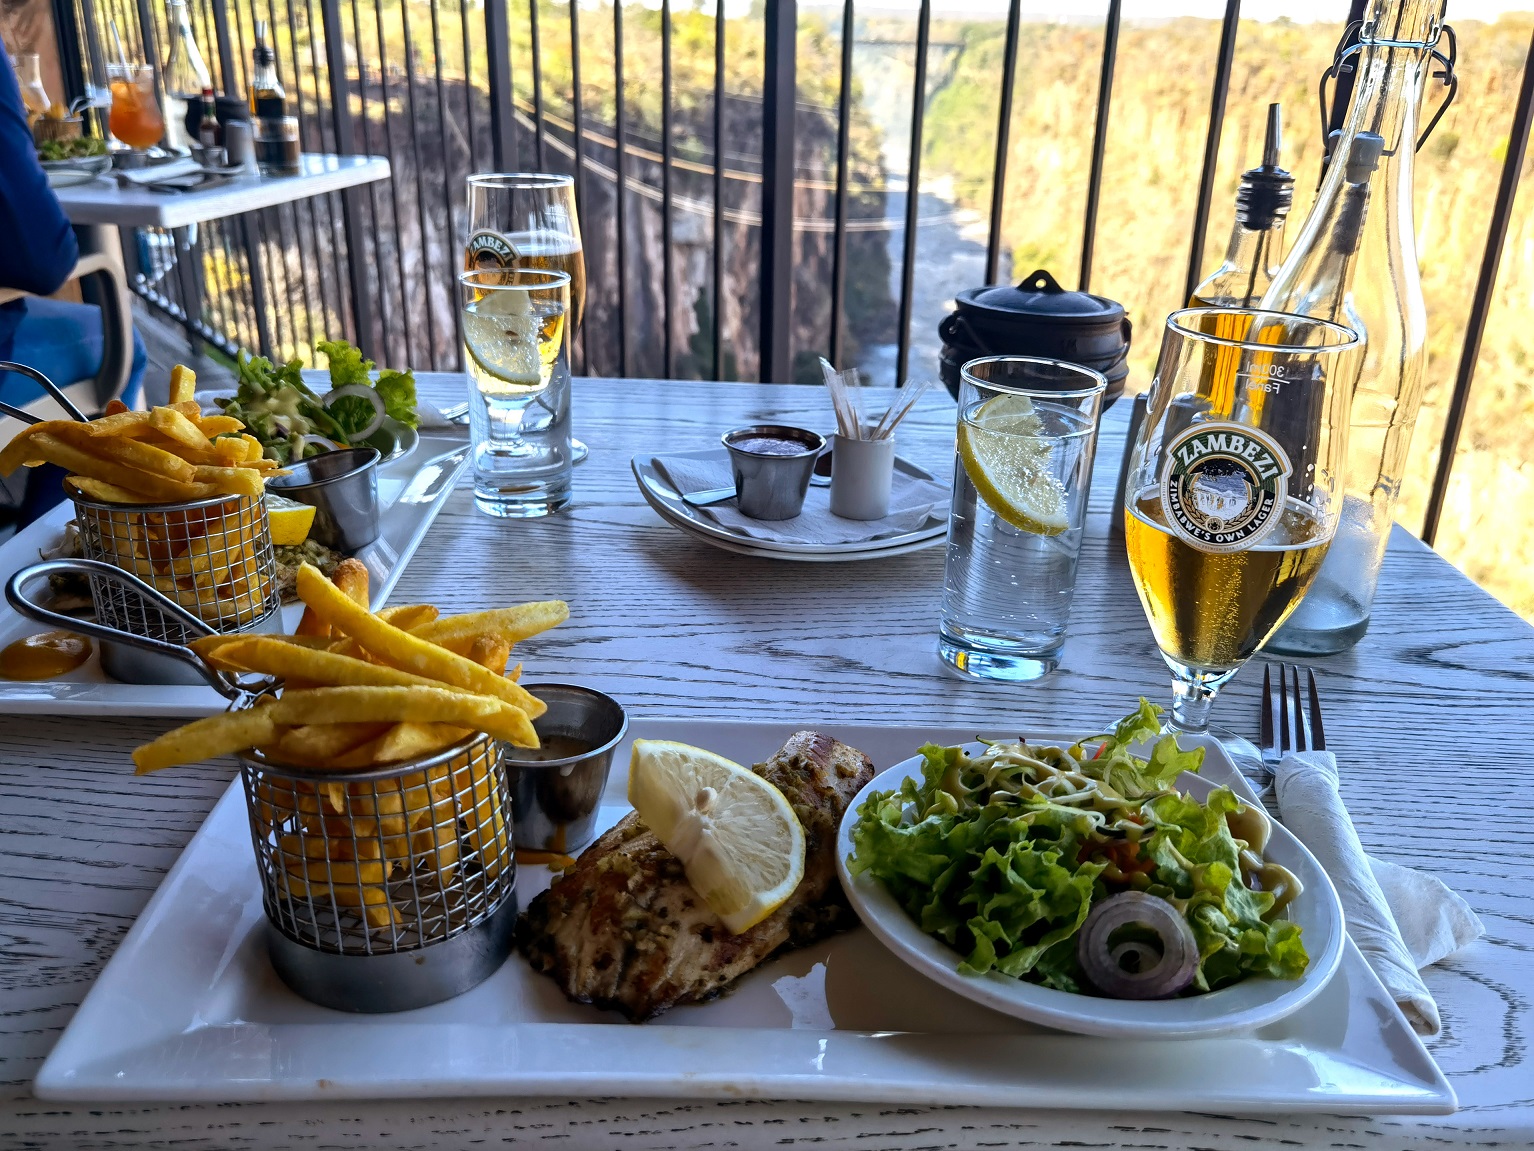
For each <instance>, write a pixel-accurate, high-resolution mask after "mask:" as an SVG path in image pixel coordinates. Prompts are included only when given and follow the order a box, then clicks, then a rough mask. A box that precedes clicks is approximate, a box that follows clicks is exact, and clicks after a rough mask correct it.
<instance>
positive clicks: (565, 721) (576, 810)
mask: <svg viewBox="0 0 1534 1151" xmlns="http://www.w3.org/2000/svg"><path fill="white" fill-rule="evenodd" d="M523 686H524V687H526V688H527V690H528V691H529V692H531V693H532V694H533V695H534V696H536V697H537V698H538V699H541V700H542V701H543V702H544V703H545V704H547V705H548V710H547V711H546V712H544V713H543V714H542V715H540V716H539V717H538V718H537V719H535V720H533V730H534V731H536V732H537V733H538V739H539V741H540V742H541V743H542V744H543V746H542V747H538V748H527V747H511V746H507V747H505V748H504V749H503V754H502V757H501V762H502V764H503V765H504V768H505V771H506V783H507V787H508V788H509V789H510V791H511V796H512V801H511V810H512V813H513V829H512V830H513V840H514V842H515V843H516V846H517V848H518V849H519V850H533V851H553V852H558V853H559V854H560V855H574V854H576V852H578V851H579V850H580V849H581V848H583V847H585V846H586V844H587V843H588V842H589V841H590V840H591V838H592V837H593V835H594V834H595V832H596V824H597V812H598V809H599V808H600V807H601V806H602V792H603V790H604V789H605V788H606V787H607V776H608V774H609V772H611V770H612V765H613V751H614V750H615V749H616V748H617V746H618V744H619V743H621V742H622V741H623V733H624V732H625V731H627V730H628V716H627V715H625V714H624V711H623V707H622V706H621V705H620V704H619V703H618V701H617V700H615V699H613V698H612V696H610V695H604V694H603V693H602V692H600V691H597V690H595V689H594V688H589V687H578V686H576V685H575V684H568V683H537V684H524V685H523Z"/></svg>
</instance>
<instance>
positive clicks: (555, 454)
mask: <svg viewBox="0 0 1534 1151" xmlns="http://www.w3.org/2000/svg"><path fill="white" fill-rule="evenodd" d="M458 279H459V285H460V291H461V293H462V301H461V302H462V307H463V343H464V349H463V354H464V362H465V364H466V365H467V368H468V382H469V430H470V434H471V437H472V440H473V451H474V502H475V503H476V504H477V505H478V506H479V509H480V510H481V511H483V512H485V513H486V514H488V515H492V516H506V517H512V518H527V517H530V516H544V515H548V514H549V513H551V512H556V511H558V510H559V509H560V508H562V507H564V506H565V505H566V504H567V503H569V502H570V468H571V465H572V460H571V457H570V338H569V323H568V317H569V314H570V277H569V276H568V275H567V274H565V273H564V272H553V271H547V270H542V269H532V270H522V269H515V268H508V269H497V270H490V271H473V272H464V273H463V274H462V275H460V276H459V278H458Z"/></svg>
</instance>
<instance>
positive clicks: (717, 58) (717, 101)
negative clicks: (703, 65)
mask: <svg viewBox="0 0 1534 1151" xmlns="http://www.w3.org/2000/svg"><path fill="white" fill-rule="evenodd" d="M573 2H574V0H572V3H573ZM724 49H725V37H724V0H714V250H713V253H712V256H713V276H714V283H713V293H714V299H713V306H714V379H716V380H722V379H724Z"/></svg>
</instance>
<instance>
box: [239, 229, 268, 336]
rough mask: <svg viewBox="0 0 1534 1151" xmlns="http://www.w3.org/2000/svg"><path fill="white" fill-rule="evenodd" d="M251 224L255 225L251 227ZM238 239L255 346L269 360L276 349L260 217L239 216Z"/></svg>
mask: <svg viewBox="0 0 1534 1151" xmlns="http://www.w3.org/2000/svg"><path fill="white" fill-rule="evenodd" d="M252 224H254V225H255V226H254V227H252ZM240 240H241V242H242V243H243V244H244V246H245V267H246V270H247V272H248V275H249V279H250V310H251V311H252V312H253V313H254V314H255V321H256V346H257V347H259V348H260V349H261V354H262V355H263V356H265V357H266V358H267V359H269V360H273V359H275V358H276V355H277V349H276V348H275V346H273V344H272V326H271V319H270V316H269V312H270V307H269V304H270V302H271V301H270V299H269V297H268V296H267V291H266V270H265V269H264V268H263V267H262V266H261V237H260V217H259V216H256V215H254V214H252V213H249V212H247V213H245V214H243V215H241V216H240Z"/></svg>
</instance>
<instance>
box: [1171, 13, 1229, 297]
mask: <svg viewBox="0 0 1534 1151" xmlns="http://www.w3.org/2000/svg"><path fill="white" fill-rule="evenodd" d="M1240 21H1241V0H1225V22H1224V24H1223V26H1222V27H1221V28H1220V53H1219V58H1218V59H1217V61H1216V63H1215V69H1214V88H1213V90H1212V91H1211V92H1210V94H1209V128H1208V130H1207V131H1206V132H1205V133H1204V170H1203V172H1202V173H1201V174H1200V175H1199V178H1198V205H1197V207H1195V208H1194V211H1193V241H1192V243H1191V244H1190V245H1189V246H1188V279H1187V283H1186V284H1185V285H1184V286H1183V293H1182V298H1183V301H1184V302H1186V301H1188V300H1190V299H1191V298H1192V297H1193V289H1194V288H1196V287H1198V285H1199V281H1200V280H1202V279H1203V278H1204V276H1203V264H1204V232H1205V230H1206V229H1207V228H1208V226H1209V207H1210V204H1211V202H1212V201H1213V198H1214V180H1215V168H1216V167H1217V166H1218V164H1219V161H1220V133H1221V131H1222V129H1223V128H1224V127H1225V101H1226V97H1228V96H1229V95H1230V70H1231V65H1232V63H1233V62H1234V61H1235V57H1236V32H1237V28H1238V25H1239V24H1240Z"/></svg>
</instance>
